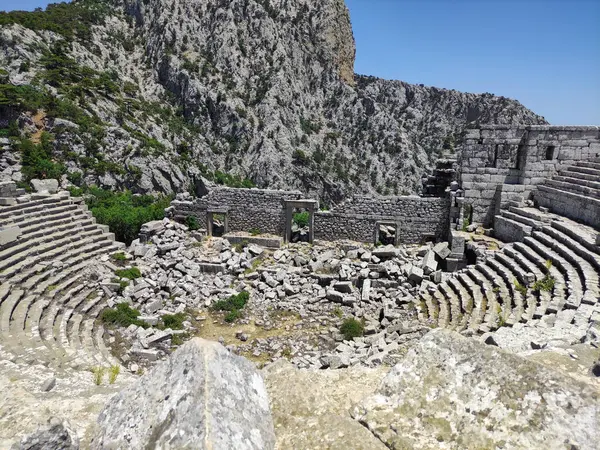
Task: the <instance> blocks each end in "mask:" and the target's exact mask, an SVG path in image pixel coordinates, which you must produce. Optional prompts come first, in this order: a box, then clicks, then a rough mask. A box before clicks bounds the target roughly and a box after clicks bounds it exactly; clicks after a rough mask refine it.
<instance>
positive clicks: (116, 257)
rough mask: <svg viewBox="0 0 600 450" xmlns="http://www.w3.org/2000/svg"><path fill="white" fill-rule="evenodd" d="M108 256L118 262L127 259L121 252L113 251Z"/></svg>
mask: <svg viewBox="0 0 600 450" xmlns="http://www.w3.org/2000/svg"><path fill="white" fill-rule="evenodd" d="M110 257H111V258H112V259H114V260H115V261H118V262H123V261H127V256H126V255H125V253H123V252H117V253H113V254H112V255H110Z"/></svg>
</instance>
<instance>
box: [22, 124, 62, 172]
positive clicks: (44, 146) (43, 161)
mask: <svg viewBox="0 0 600 450" xmlns="http://www.w3.org/2000/svg"><path fill="white" fill-rule="evenodd" d="M52 141H53V136H52V135H51V134H49V133H42V136H41V142H40V143H39V144H34V143H33V142H31V141H30V140H29V139H22V140H21V142H20V143H19V144H18V145H17V148H18V150H20V151H21V164H22V166H23V167H22V169H21V171H22V172H23V175H24V176H25V179H26V180H27V181H30V180H32V179H34V178H39V179H47V178H55V179H59V178H60V177H61V175H62V174H63V173H64V172H65V168H64V166H63V165H62V164H59V163H56V162H54V161H53V160H52Z"/></svg>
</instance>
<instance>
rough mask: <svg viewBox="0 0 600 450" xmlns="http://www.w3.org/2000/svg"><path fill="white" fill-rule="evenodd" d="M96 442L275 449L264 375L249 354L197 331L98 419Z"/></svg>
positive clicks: (127, 445) (131, 446)
mask: <svg viewBox="0 0 600 450" xmlns="http://www.w3.org/2000/svg"><path fill="white" fill-rule="evenodd" d="M98 424H99V428H100V430H99V432H98V434H97V435H96V437H95V439H94V441H93V442H92V446H91V448H93V449H104V448H111V449H112V448H114V449H145V448H149V447H148V446H149V445H151V446H152V448H197V449H214V450H221V449H222V450H228V449H233V448H235V449H257V450H258V449H261V450H262V449H272V448H274V445H275V435H274V432H273V421H272V419H271V414H270V410H269V399H268V396H267V392H266V390H265V385H264V382H263V380H262V378H261V376H260V374H259V373H258V372H257V371H256V369H255V368H254V366H253V365H252V364H251V363H250V362H249V361H247V360H245V359H243V358H241V357H239V356H236V355H233V354H231V353H229V351H227V350H226V349H225V348H224V347H223V346H221V345H220V344H218V343H216V342H211V341H207V340H204V339H200V338H195V339H192V340H191V341H189V342H187V343H186V344H184V345H183V346H182V347H180V348H179V349H178V350H177V351H176V352H175V353H174V354H173V355H172V356H171V357H170V358H169V359H167V360H165V361H162V362H160V363H158V364H157V365H156V366H155V367H154V368H153V369H152V370H150V371H149V372H148V373H147V374H145V375H144V376H143V377H142V378H140V380H139V381H138V382H137V383H135V384H134V385H133V386H130V387H129V388H127V389H125V390H124V391H122V392H120V393H119V394H118V395H116V396H115V397H113V399H112V400H111V401H110V402H109V404H108V405H107V406H106V408H105V409H104V411H102V413H101V414H100V416H99V418H98Z"/></svg>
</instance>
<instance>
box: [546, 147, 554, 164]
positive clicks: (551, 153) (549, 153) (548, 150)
mask: <svg viewBox="0 0 600 450" xmlns="http://www.w3.org/2000/svg"><path fill="white" fill-rule="evenodd" d="M555 149H556V147H554V145H549V146H548V147H546V157H545V158H544V159H545V160H546V161H550V160H552V159H554V150H555Z"/></svg>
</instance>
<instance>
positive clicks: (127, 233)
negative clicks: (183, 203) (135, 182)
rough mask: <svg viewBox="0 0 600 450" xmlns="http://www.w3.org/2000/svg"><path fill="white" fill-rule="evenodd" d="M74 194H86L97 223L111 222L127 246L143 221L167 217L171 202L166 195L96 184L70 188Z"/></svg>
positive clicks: (85, 196) (111, 227)
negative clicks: (101, 186) (139, 193)
mask: <svg viewBox="0 0 600 450" xmlns="http://www.w3.org/2000/svg"><path fill="white" fill-rule="evenodd" d="M71 195H74V196H83V197H84V199H85V202H86V204H87V205H88V207H89V208H90V210H91V211H92V214H93V215H94V217H95V218H96V220H97V221H98V223H101V224H104V225H108V227H109V228H110V231H112V232H113V233H115V236H116V238H117V240H118V241H121V242H125V243H126V244H128V245H129V244H131V241H133V240H134V239H137V237H138V234H139V232H140V229H141V228H142V225H143V224H145V223H146V222H150V221H152V220H160V219H162V218H164V216H165V208H167V207H168V206H169V204H170V202H171V198H170V197H167V196H160V197H154V196H152V195H134V194H132V193H131V192H130V191H124V192H112V191H108V190H105V189H100V188H97V187H89V188H84V189H71Z"/></svg>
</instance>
